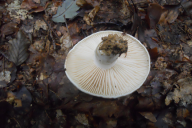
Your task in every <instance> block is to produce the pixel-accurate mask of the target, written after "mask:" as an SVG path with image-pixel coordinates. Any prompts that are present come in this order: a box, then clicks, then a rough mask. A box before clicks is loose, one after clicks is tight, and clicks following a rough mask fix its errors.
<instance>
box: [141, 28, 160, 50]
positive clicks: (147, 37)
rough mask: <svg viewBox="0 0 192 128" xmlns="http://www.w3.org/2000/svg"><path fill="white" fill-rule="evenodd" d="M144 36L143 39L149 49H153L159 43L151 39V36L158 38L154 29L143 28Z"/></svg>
mask: <svg viewBox="0 0 192 128" xmlns="http://www.w3.org/2000/svg"><path fill="white" fill-rule="evenodd" d="M144 36H145V41H146V43H147V45H148V46H149V48H150V49H153V48H155V47H157V48H158V46H159V45H158V44H157V43H156V42H155V41H154V40H153V39H152V37H153V38H155V39H157V40H158V38H157V37H158V36H157V33H156V31H155V30H154V29H150V30H145V32H144Z"/></svg>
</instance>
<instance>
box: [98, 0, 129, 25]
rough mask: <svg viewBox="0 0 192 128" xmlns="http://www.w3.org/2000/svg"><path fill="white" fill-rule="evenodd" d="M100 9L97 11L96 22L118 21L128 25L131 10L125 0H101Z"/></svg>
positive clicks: (115, 22) (116, 22)
mask: <svg viewBox="0 0 192 128" xmlns="http://www.w3.org/2000/svg"><path fill="white" fill-rule="evenodd" d="M99 7H100V9H99V11H98V12H97V14H96V16H95V18H94V23H96V24H98V23H99V22H101V23H113V24H118V22H120V23H122V24H124V25H126V24H127V23H128V22H129V21H130V16H131V13H130V10H129V9H128V8H127V6H126V4H125V1H116V0H101V1H100V4H99Z"/></svg>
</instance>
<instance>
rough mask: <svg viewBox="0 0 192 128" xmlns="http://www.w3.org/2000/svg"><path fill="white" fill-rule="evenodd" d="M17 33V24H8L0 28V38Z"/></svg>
mask: <svg viewBox="0 0 192 128" xmlns="http://www.w3.org/2000/svg"><path fill="white" fill-rule="evenodd" d="M17 31H18V28H17V24H16V23H14V22H9V23H7V24H4V25H3V26H2V27H1V36H3V37H5V36H6V35H10V34H13V33H15V32H17Z"/></svg>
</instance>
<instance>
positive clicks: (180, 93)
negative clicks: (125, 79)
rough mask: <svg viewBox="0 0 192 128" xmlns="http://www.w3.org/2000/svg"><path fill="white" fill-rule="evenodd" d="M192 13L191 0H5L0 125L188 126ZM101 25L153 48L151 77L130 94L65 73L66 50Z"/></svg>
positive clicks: (0, 27) (1, 6)
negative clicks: (82, 83)
mask: <svg viewBox="0 0 192 128" xmlns="http://www.w3.org/2000/svg"><path fill="white" fill-rule="evenodd" d="M61 5H63V6H62V7H60V6H61ZM58 7H59V8H60V9H58ZM57 9H58V10H57ZM191 18H192V1H190V0H65V1H64V2H63V1H61V0H60V1H59V0H58V1H56V0H24V1H23V0H1V1H0V36H1V39H0V127H1V128H191V126H192V77H191V75H192V19H191ZM103 30H117V31H122V32H124V33H127V34H130V35H133V36H134V37H136V38H138V39H139V40H140V41H141V42H142V44H143V45H144V46H145V47H146V48H147V50H148V51H149V54H150V57H151V70H150V73H149V76H148V78H147V80H146V81H145V83H144V84H143V85H142V87H141V88H140V89H138V90H137V91H135V92H134V93H132V94H130V95H128V96H124V97H121V98H117V99H104V98H99V97H94V96H91V95H88V94H85V93H83V92H81V91H79V90H78V89H77V88H76V87H75V86H74V85H73V84H72V83H71V82H70V81H69V80H68V78H67V76H66V75H65V69H64V62H65V58H66V56H67V53H68V52H69V50H70V49H71V48H72V47H73V46H74V45H75V44H76V43H78V42H79V41H80V40H82V39H83V38H85V37H87V36H89V35H91V34H93V33H95V32H98V31H103Z"/></svg>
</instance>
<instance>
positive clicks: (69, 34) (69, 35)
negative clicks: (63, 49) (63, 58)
mask: <svg viewBox="0 0 192 128" xmlns="http://www.w3.org/2000/svg"><path fill="white" fill-rule="evenodd" d="M63 17H64V19H65V25H66V28H67V33H68V34H69V37H70V40H71V46H73V43H72V39H71V35H70V33H69V29H68V25H67V20H66V18H65V15H64V16H63Z"/></svg>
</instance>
